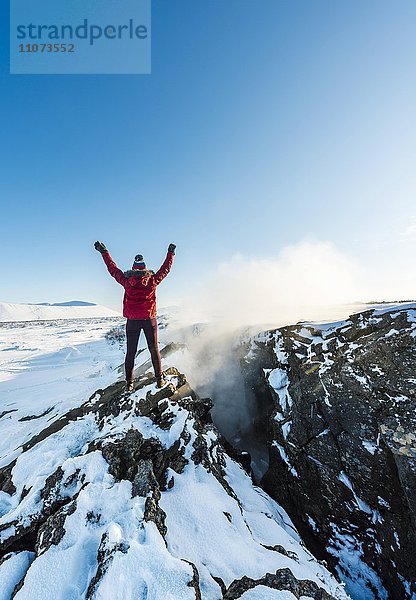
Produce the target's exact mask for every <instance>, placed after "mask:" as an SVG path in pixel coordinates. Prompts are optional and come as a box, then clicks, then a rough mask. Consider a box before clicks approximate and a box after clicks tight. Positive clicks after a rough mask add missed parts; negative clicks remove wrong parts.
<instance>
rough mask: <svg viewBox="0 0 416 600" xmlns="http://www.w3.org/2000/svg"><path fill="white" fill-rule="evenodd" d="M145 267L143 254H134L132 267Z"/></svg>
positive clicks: (139, 268)
mask: <svg viewBox="0 0 416 600" xmlns="http://www.w3.org/2000/svg"><path fill="white" fill-rule="evenodd" d="M145 268H146V264H145V262H144V260H143V256H142V255H141V254H136V256H135V257H134V263H133V269H138V270H141V269H145Z"/></svg>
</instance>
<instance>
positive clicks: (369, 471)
mask: <svg viewBox="0 0 416 600" xmlns="http://www.w3.org/2000/svg"><path fill="white" fill-rule="evenodd" d="M241 352H242V360H241V363H242V366H243V372H244V376H245V382H246V385H247V386H248V387H249V388H250V390H253V391H254V393H255V395H256V398H257V403H258V405H259V407H260V413H261V414H265V415H266V416H265V418H264V419H263V421H262V423H260V424H259V425H258V427H257V429H258V430H259V431H263V435H264V437H265V439H266V440H267V443H268V445H269V458H270V462H269V468H268V471H267V472H266V474H265V476H264V478H263V480H262V486H263V488H264V489H265V490H266V491H267V492H268V493H269V494H270V495H271V496H272V497H273V498H275V500H276V501H278V502H279V503H280V504H281V505H282V506H283V507H284V508H285V509H286V510H287V512H288V513H289V515H290V517H291V518H292V519H293V521H294V523H295V525H296V527H297V528H298V530H299V531H300V533H301V535H302V538H303V540H304V541H305V542H306V543H307V546H308V547H309V549H310V550H311V551H312V552H313V553H314V554H315V556H317V557H319V558H320V559H325V560H326V561H328V563H329V564H330V566H331V567H332V568H333V569H334V570H336V571H337V572H338V573H339V575H340V576H341V577H342V579H343V580H344V581H345V582H346V584H347V585H346V590H347V591H348V592H349V593H350V594H351V596H352V597H353V598H354V599H363V600H368V599H371V598H377V599H378V598H380V599H384V598H389V599H391V600H403V599H405V598H413V597H415V596H414V594H416V586H415V583H414V582H415V580H416V559H415V552H414V549H415V547H416V529H415V519H416V410H415V409H416V385H415V384H416V378H415V373H416V308H415V307H414V306H409V307H402V308H393V309H387V310H386V309H384V310H369V311H366V312H363V313H360V314H356V315H353V316H351V317H350V318H349V320H347V321H344V322H339V323H333V324H326V325H316V324H305V323H303V324H299V325H296V326H290V327H285V328H282V329H279V330H274V331H269V332H267V333H266V334H264V333H262V334H261V335H259V336H257V337H253V338H251V339H249V340H248V341H245V342H244V344H243V346H242V348H241ZM265 407H266V408H265Z"/></svg>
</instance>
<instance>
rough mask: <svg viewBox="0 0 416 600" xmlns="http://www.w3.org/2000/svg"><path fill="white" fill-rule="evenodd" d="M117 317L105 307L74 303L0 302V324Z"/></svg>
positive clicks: (117, 314) (115, 313) (113, 311)
mask: <svg viewBox="0 0 416 600" xmlns="http://www.w3.org/2000/svg"><path fill="white" fill-rule="evenodd" d="M117 316H120V313H117V312H116V311H115V310H112V309H111V308H107V307H106V306H100V305H98V304H90V303H81V302H76V301H74V302H68V303H61V304H9V303H7V302H0V323H4V322H11V321H51V320H55V319H88V318H95V317H117Z"/></svg>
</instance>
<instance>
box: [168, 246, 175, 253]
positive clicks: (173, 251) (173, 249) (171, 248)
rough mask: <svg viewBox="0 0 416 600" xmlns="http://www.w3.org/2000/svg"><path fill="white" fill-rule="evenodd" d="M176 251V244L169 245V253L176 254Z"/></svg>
mask: <svg viewBox="0 0 416 600" xmlns="http://www.w3.org/2000/svg"><path fill="white" fill-rule="evenodd" d="M175 250H176V246H175V244H169V248H168V252H172V254H175Z"/></svg>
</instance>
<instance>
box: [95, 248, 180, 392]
mask: <svg viewBox="0 0 416 600" xmlns="http://www.w3.org/2000/svg"><path fill="white" fill-rule="evenodd" d="M94 248H95V249H96V250H97V251H98V252H101V256H102V257H103V260H104V262H105V264H106V265H107V269H108V272H109V273H110V275H111V276H112V277H114V279H115V280H116V281H117V282H118V283H119V284H120V285H122V286H123V287H124V299H123V316H124V317H126V318H127V323H126V336H127V354H126V360H125V363H124V366H125V371H126V385H127V390H128V391H129V392H132V391H133V390H134V359H135V356H136V352H137V346H138V343H139V337H140V333H141V331H142V329H143V331H144V335H145V336H146V341H147V346H148V348H149V351H150V356H151V357H152V364H153V368H154V371H155V375H156V382H157V386H158V387H159V388H161V387H163V386H164V385H165V384H166V382H165V380H164V378H163V373H162V362H161V359H160V352H159V347H158V343H157V321H156V286H158V285H159V283H160V282H161V281H162V280H163V279H164V278H165V277H166V275H168V273H169V271H170V269H171V267H172V263H173V257H174V256H175V249H176V246H175V244H170V245H169V248H168V253H167V255H166V258H165V261H164V263H163V265H162V266H161V267H160V269H159V270H158V271H157V273H154V272H153V271H149V270H148V269H146V265H145V263H144V260H143V256H142V255H141V254H137V255H136V256H135V258H134V263H133V267H132V269H131V270H129V271H125V272H124V273H123V271H121V270H120V269H119V268H118V267H117V265H116V263H115V262H114V261H113V259H112V258H111V256H110V253H109V252H108V250H107V248H106V247H105V246H104V244H103V243H102V242H95V244H94Z"/></svg>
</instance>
